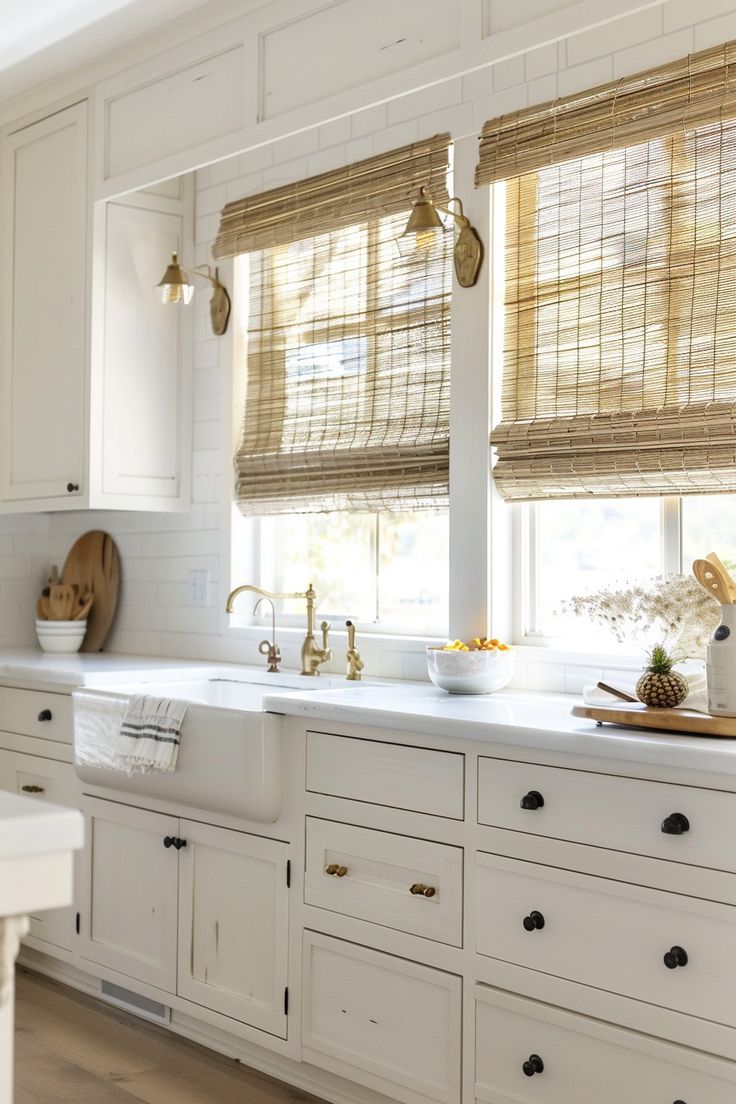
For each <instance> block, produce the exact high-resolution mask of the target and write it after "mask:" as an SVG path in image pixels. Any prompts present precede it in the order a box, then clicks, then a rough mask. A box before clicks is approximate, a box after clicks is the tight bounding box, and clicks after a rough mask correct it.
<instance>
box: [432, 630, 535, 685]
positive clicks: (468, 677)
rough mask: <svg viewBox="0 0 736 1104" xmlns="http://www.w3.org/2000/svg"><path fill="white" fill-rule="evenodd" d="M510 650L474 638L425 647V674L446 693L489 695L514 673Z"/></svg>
mask: <svg viewBox="0 0 736 1104" xmlns="http://www.w3.org/2000/svg"><path fill="white" fill-rule="evenodd" d="M514 662H515V653H514V650H513V648H511V647H510V646H509V645H508V644H504V643H502V642H501V641H500V640H496V639H495V637H494V638H493V639H490V640H489V639H486V637H476V638H475V639H474V640H471V641H470V642H469V643H468V644H466V643H464V642H463V641H462V640H453V641H451V642H449V643H447V644H444V645H442V646H440V647H437V646H435V645H428V646H427V671H428V673H429V677H430V679H431V680H432V682H433V683H434V684H435V686H439V688H440V689H441V690H446V691H447V693H448V694H492V693H493V692H494V691H495V690H502V689H503V688H504V686H508V684H509V683H510V682H511V679H512V677H513V674H514Z"/></svg>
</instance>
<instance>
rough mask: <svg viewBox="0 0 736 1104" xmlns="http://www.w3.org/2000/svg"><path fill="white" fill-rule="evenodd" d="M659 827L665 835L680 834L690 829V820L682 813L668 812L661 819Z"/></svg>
mask: <svg viewBox="0 0 736 1104" xmlns="http://www.w3.org/2000/svg"><path fill="white" fill-rule="evenodd" d="M661 828H662V831H663V832H664V834H665V835H666V836H681V835H682V833H683V832H689V831H690V821H689V820H688V819H687V817H686V816H685V814H684V813H670V815H669V816H668V817H665V818H664V820H663V821H662V826H661Z"/></svg>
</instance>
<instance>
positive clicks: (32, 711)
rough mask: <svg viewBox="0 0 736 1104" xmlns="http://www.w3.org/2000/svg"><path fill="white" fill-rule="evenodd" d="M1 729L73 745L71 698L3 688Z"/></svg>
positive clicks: (0, 713) (0, 697) (0, 717)
mask: <svg viewBox="0 0 736 1104" xmlns="http://www.w3.org/2000/svg"><path fill="white" fill-rule="evenodd" d="M0 729H4V730H5V731H6V732H19V733H21V735H23V736H40V737H41V739H42V740H58V741H59V742H61V743H64V744H71V743H72V742H73V728H72V699H71V696H70V695H69V694H48V693H46V692H45V691H41V690H16V689H15V688H14V687H10V686H0Z"/></svg>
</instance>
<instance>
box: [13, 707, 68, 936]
mask: <svg viewBox="0 0 736 1104" xmlns="http://www.w3.org/2000/svg"><path fill="white" fill-rule="evenodd" d="M16 693H21V694H22V693H23V691H16ZM53 696H54V695H49V697H53ZM67 700H68V699H67ZM3 723H5V719H4V720H3ZM0 790H9V791H10V792H11V793H17V794H20V795H21V796H23V797H32V798H34V799H37V800H39V801H49V802H51V804H52V805H65V806H67V807H68V808H70V809H78V808H79V803H80V792H79V780H78V779H77V776H76V775H75V773H74V768H73V767H72V765H71V763H60V762H58V761H57V760H55V759H45V758H43V757H42V756H40V755H25V754H22V753H20V752H15V751H6V750H4V749H2V750H0ZM75 861H78V857H77V856H75ZM75 914H76V907H75V906H74V905H72V906H70V907H68V908H60V909H54V910H53V911H52V912H38V913H34V914H32V915H31V917H30V929H29V934H28V936H27V937H26V940H25V942H26V943H27V944H28V945H29V946H31V947H34V948H35V949H36V950H40V951H45V952H46V953H48V954H52V955H53V954H54V953H55V952H57V951H59V950H62V951H67V952H69V951H71V949H72V946H73V943H74V939H75V938H76V937H75Z"/></svg>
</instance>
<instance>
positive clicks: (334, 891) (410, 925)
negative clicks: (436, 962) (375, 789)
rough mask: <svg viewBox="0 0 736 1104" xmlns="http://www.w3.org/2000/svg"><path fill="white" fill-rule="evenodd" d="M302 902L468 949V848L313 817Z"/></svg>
mask: <svg viewBox="0 0 736 1104" xmlns="http://www.w3.org/2000/svg"><path fill="white" fill-rule="evenodd" d="M335 868H336V869H335ZM420 887H423V892H418V890H419V888H420ZM412 890H413V892H412ZM304 894H305V901H306V903H307V904H308V905H316V906H317V907H318V908H324V909H329V910H330V911H331V912H339V913H342V914H343V916H355V917H357V918H358V919H359V920H368V921H370V922H371V923H373V924H382V925H383V927H386V928H395V929H396V930H397V931H404V932H409V933H410V934H411V935H420V936H424V937H425V938H427V939H436V940H438V941H439V942H440V943H450V944H451V945H452V946H453V947H461V946H462V939H463V907H462V894H463V849H462V847H449V846H447V845H445V844H441V843H430V842H428V841H427V840H421V839H413V838H409V837H407V836H397V835H393V834H392V833H390V832H376V831H373V830H372V829H370V828H358V827H356V826H355V825H352V824H338V823H336V822H334V821H331V820H317V819H315V818H313V817H307V869H306V878H305V886H304Z"/></svg>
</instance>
